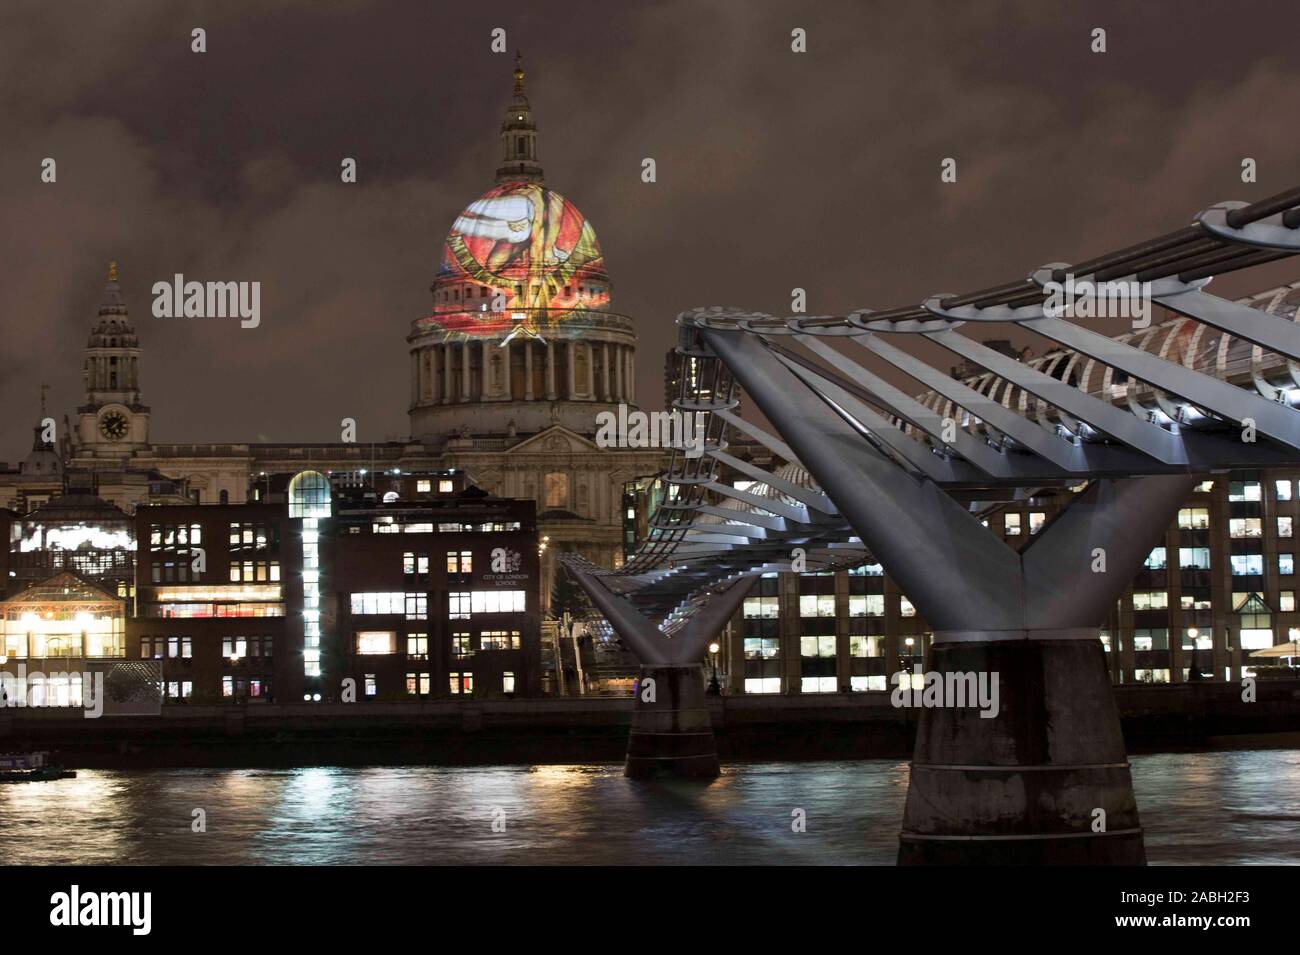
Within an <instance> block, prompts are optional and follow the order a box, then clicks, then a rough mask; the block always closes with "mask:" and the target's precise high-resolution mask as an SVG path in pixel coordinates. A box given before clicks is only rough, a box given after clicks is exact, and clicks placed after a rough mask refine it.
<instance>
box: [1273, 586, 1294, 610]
mask: <svg viewBox="0 0 1300 955" xmlns="http://www.w3.org/2000/svg"><path fill="white" fill-rule="evenodd" d="M1277 609H1278V610H1280V611H1282V612H1283V613H1291V612H1292V611H1294V610H1295V591H1294V590H1280V591H1278V595H1277Z"/></svg>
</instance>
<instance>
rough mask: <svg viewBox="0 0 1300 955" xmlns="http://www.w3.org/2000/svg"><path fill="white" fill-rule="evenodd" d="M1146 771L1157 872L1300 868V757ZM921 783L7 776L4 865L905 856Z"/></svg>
mask: <svg viewBox="0 0 1300 955" xmlns="http://www.w3.org/2000/svg"><path fill="white" fill-rule="evenodd" d="M1132 765H1133V780H1134V785H1135V787H1136V789H1137V797H1138V806H1139V808H1140V811H1141V815H1142V823H1143V825H1144V827H1145V829H1146V845H1147V855H1148V858H1149V860H1150V862H1151V863H1152V864H1166V865H1183V864H1193V863H1201V864H1240V863H1300V750H1277V749H1274V750H1253V751H1219V752H1203V753H1165V754H1158V755H1148V756H1134V757H1133V758H1132ZM907 776H908V769H907V763H906V761H901V760H858V761H853V762H813V763H748V764H738V765H730V766H727V767H726V768H724V770H723V775H722V778H720V779H718V780H717V781H715V782H713V783H711V784H709V785H699V784H689V783H677V782H665V783H645V782H636V783H634V782H631V781H629V780H627V779H624V778H623V775H622V766H621V765H618V764H598V765H584V766H500V767H469V768H467V767H427V766H426V767H372V768H365V769H342V768H330V767H319V768H310V769H288V770H260V769H259V770H251V769H250V770H229V769H223V770H204V769H197V770H196V769H187V770H148V771H139V772H132V771H106V770H82V771H80V772H79V773H78V776H77V778H76V779H67V780H59V781H57V782H47V783H33V784H23V785H13V786H0V852H2V853H3V855H0V858H3V860H4V861H5V863H8V864H40V863H61V864H70V865H87V864H156V865H189V864H257V863H277V864H311V865H319V864H376V863H378V864H385V863H410V864H427V863H432V864H438V863H457V864H476V863H527V864H565V865H575V864H614V865H621V864H635V863H659V864H714V863H733V864H746V863H759V864H791V863H793V864H800V863H832V864H851V865H857V864H865V865H892V864H893V862H894V856H895V853H896V851H897V846H898V842H897V839H898V829H899V824H900V821H901V819H902V811H903V800H904V796H905V795H906V792H907ZM196 809H201V810H203V814H202V817H201V818H202V820H203V821H204V822H205V824H206V830H207V831H206V832H194V831H193V824H194V820H195V819H196V818H197V817H196V814H195V812H194V810H196ZM797 810H802V812H803V817H804V819H805V820H806V831H804V832H794V831H792V825H791V824H792V822H793V821H794V820H795V818H796V816H795V813H796V811H797Z"/></svg>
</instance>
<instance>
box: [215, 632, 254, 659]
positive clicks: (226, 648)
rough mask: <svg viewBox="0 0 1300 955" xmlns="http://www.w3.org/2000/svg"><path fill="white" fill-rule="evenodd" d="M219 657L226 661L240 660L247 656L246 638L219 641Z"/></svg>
mask: <svg viewBox="0 0 1300 955" xmlns="http://www.w3.org/2000/svg"><path fill="white" fill-rule="evenodd" d="M221 655H222V656H223V657H225V658H226V659H228V660H242V659H243V658H244V657H246V656H248V638H247V637H225V638H223V639H222V641H221Z"/></svg>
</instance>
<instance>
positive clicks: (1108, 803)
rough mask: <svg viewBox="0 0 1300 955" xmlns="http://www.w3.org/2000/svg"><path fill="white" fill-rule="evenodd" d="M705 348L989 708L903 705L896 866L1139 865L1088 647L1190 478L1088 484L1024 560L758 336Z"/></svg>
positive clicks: (1098, 669)
mask: <svg viewBox="0 0 1300 955" xmlns="http://www.w3.org/2000/svg"><path fill="white" fill-rule="evenodd" d="M701 335H702V337H703V338H704V340H705V341H706V342H707V343H708V345H709V346H710V347H711V348H712V349H713V351H714V352H715V353H716V354H717V355H718V356H719V357H720V358H721V360H722V361H723V362H725V363H726V364H727V366H728V367H729V368H730V369H731V370H732V372H733V373H734V374H735V375H736V377H737V379H738V380H739V381H740V383H741V384H742V385H743V387H744V388H745V390H746V391H747V392H749V394H750V395H751V396H752V397H753V399H754V401H755V402H756V403H757V405H758V406H759V408H760V409H761V410H762V412H763V413H764V414H765V415H766V416H767V418H768V420H769V421H771V422H772V423H773V424H774V425H775V426H776V428H777V430H778V431H779V432H780V433H781V436H782V437H783V438H784V439H785V440H786V441H787V442H788V443H789V445H790V447H791V448H792V449H793V450H794V452H795V453H796V454H797V455H798V456H799V459H800V461H801V462H802V463H803V465H804V467H806V468H807V469H808V471H809V472H810V473H811V474H812V475H813V477H814V478H815V479H816V480H817V482H818V484H819V485H820V486H821V488H822V489H823V490H824V491H825V492H826V493H827V494H828V495H829V496H830V498H831V499H832V500H833V501H834V502H835V504H836V505H837V506H838V507H839V509H840V512H841V513H842V514H843V516H844V517H845V519H846V520H848V522H849V523H850V524H851V525H852V527H853V528H854V529H855V530H856V531H857V532H858V534H859V535H860V537H861V539H862V541H863V543H864V544H865V545H866V546H867V547H868V548H869V549H870V550H871V552H872V554H873V555H874V556H875V557H876V559H877V560H878V561H880V563H881V564H882V565H883V566H884V568H885V570H886V571H887V572H888V573H889V574H890V576H892V577H893V578H894V579H895V580H896V581H897V582H898V584H899V586H900V587H901V588H902V590H903V591H904V593H906V594H907V595H908V597H909V598H910V599H911V600H912V602H913V603H914V604H915V605H916V607H917V609H918V610H919V611H920V613H921V614H922V615H923V616H924V617H925V619H926V620H927V621H928V622H929V624H930V626H931V627H932V628H933V631H934V643H933V646H932V648H931V651H930V655H929V657H928V660H927V664H928V665H927V668H926V669H927V673H933V674H936V675H937V676H938V678H939V679H941V680H943V681H944V682H945V685H954V686H955V685H956V683H957V682H959V681H960V678H962V677H966V676H967V675H970V676H972V677H974V678H975V679H976V680H978V679H979V678H980V677H983V678H984V680H985V685H986V686H987V687H989V689H990V690H991V691H992V692H991V694H990V695H991V696H992V698H993V700H994V701H995V705H993V706H975V705H971V701H970V700H966V701H965V703H964V705H958V704H961V701H960V700H954V699H953V698H952V697H951V695H946V694H941V695H940V697H939V698H938V699H937V701H936V702H937V703H938V705H933V704H932V703H931V702H930V701H929V700H927V698H926V695H925V694H923V693H916V694H914V696H915V697H920V699H919V700H916V701H915V702H913V701H912V700H909V699H908V698H907V695H904V694H896V695H895V699H896V705H897V703H898V702H903V703H906V704H910V705H916V703H919V704H920V705H921V712H920V715H919V720H918V730H917V739H916V749H915V752H914V755H913V760H912V769H911V777H910V781H909V784H908V794H907V804H906V809H905V810H904V816H903V827H902V833H901V836H900V842H899V853H898V861H899V863H900V864H904V865H914V864H1079V863H1084V864H1127V865H1141V864H1145V862H1146V854H1145V849H1144V847H1143V841H1142V829H1141V825H1140V823H1139V820H1138V812H1137V804H1136V801H1135V799H1134V796H1133V784H1132V779H1131V777H1130V773H1129V765H1128V761H1127V757H1126V754H1125V750H1124V740H1123V736H1122V734H1121V731H1120V723H1119V715H1118V711H1117V709H1116V706H1115V701H1114V694H1113V692H1112V690H1111V686H1110V681H1109V678H1108V675H1107V670H1106V666H1105V658H1104V653H1103V650H1102V646H1101V643H1100V640H1099V639H1098V635H1099V628H1100V624H1101V622H1102V621H1103V620H1104V619H1105V617H1106V613H1107V610H1108V609H1109V607H1110V606H1111V605H1112V604H1113V603H1114V601H1115V600H1116V599H1117V598H1118V596H1119V595H1120V594H1121V593H1122V592H1123V591H1124V589H1125V588H1126V587H1127V586H1128V584H1129V582H1130V581H1131V580H1132V579H1133V575H1134V574H1135V573H1136V571H1137V570H1138V568H1139V567H1140V566H1141V564H1142V562H1143V560H1144V558H1145V557H1146V555H1147V554H1148V553H1149V552H1150V549H1151V547H1152V546H1153V545H1154V544H1155V543H1156V542H1157V540H1158V538H1159V537H1160V536H1161V535H1162V534H1163V533H1164V531H1165V529H1166V528H1167V527H1168V526H1169V522H1170V521H1171V520H1172V519H1173V518H1174V516H1175V514H1176V513H1177V509H1178V506H1179V503H1180V502H1181V501H1183V500H1184V498H1185V496H1186V494H1187V493H1188V492H1189V491H1190V490H1191V489H1192V487H1193V486H1194V484H1195V480H1196V479H1195V478H1194V477H1192V476H1190V475H1174V476H1158V477H1140V478H1120V479H1104V480H1097V481H1094V482H1093V483H1091V484H1090V485H1089V486H1088V488H1087V489H1086V490H1085V491H1083V492H1082V493H1080V494H1078V496H1077V497H1076V499H1075V500H1074V501H1072V502H1071V503H1070V505H1068V506H1067V507H1066V509H1065V510H1064V511H1062V512H1061V513H1060V514H1058V515H1057V516H1056V518H1055V519H1054V520H1052V521H1051V522H1049V523H1048V525H1047V526H1045V527H1044V528H1043V529H1042V530H1041V531H1040V532H1039V533H1038V534H1037V535H1036V537H1035V538H1034V540H1033V541H1032V543H1031V544H1030V545H1029V546H1028V547H1026V548H1025V549H1024V550H1023V551H1020V552H1017V551H1016V550H1014V549H1013V548H1011V547H1010V546H1008V545H1007V544H1006V543H1005V542H1003V541H1002V540H1001V539H1000V538H999V537H996V536H994V535H993V534H992V533H991V532H990V531H989V530H988V529H987V528H985V527H984V526H983V525H982V524H981V523H980V522H979V521H978V520H977V519H976V518H975V517H973V516H972V515H971V514H970V513H969V512H968V511H966V510H965V509H964V508H963V507H962V506H961V505H959V504H958V503H957V502H956V501H955V500H953V498H952V497H950V496H949V495H948V494H947V493H945V492H944V491H943V490H942V489H941V488H940V487H939V486H938V485H937V484H935V483H934V482H933V481H932V480H929V479H928V478H924V477H920V476H918V475H916V474H914V473H912V472H910V471H909V470H906V469H905V468H904V467H902V466H900V465H899V464H898V463H896V462H895V461H894V460H892V459H891V458H889V457H888V456H886V454H884V453H883V452H882V451H881V450H880V449H879V448H878V447H877V446H876V445H875V444H874V443H873V440H872V439H871V437H870V429H869V428H867V427H865V426H864V425H863V423H862V422H861V421H860V420H857V419H855V418H854V417H853V415H852V413H851V412H850V411H849V410H847V409H846V408H844V407H843V406H840V405H838V404H836V403H835V402H833V401H829V400H827V398H826V397H825V396H823V395H821V394H819V393H818V392H817V391H816V390H814V389H813V388H812V387H809V386H808V385H807V383H806V382H805V381H804V380H803V379H801V378H800V377H799V376H797V375H795V374H794V373H793V372H792V371H791V370H790V369H789V368H788V366H787V365H786V364H784V363H783V362H781V361H779V360H778V359H777V358H776V356H775V355H774V354H773V353H772V351H771V350H770V349H769V348H768V347H767V346H766V344H765V343H764V342H763V341H762V340H761V339H760V338H759V337H758V336H757V335H754V334H748V333H744V332H737V331H729V330H719V329H711V328H706V329H702V330H701ZM927 679H931V678H929V677H927ZM960 682H962V684H963V685H964V686H969V685H970V683H969V678H967V679H966V680H964V681H960ZM945 696H946V698H944V697H945ZM899 697H901V698H902V699H901V700H899Z"/></svg>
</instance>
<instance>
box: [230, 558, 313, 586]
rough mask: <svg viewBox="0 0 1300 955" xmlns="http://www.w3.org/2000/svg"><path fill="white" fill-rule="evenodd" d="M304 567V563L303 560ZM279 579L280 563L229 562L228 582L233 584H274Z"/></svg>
mask: <svg viewBox="0 0 1300 955" xmlns="http://www.w3.org/2000/svg"><path fill="white" fill-rule="evenodd" d="M305 556H306V555H304V558H305ZM305 565H306V561H305V560H304V566H305ZM279 579H280V562H279V561H278V560H244V561H239V560H232V561H231V562H230V582H231V583H233V584H239V583H266V582H268V581H270V582H276V581H279Z"/></svg>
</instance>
